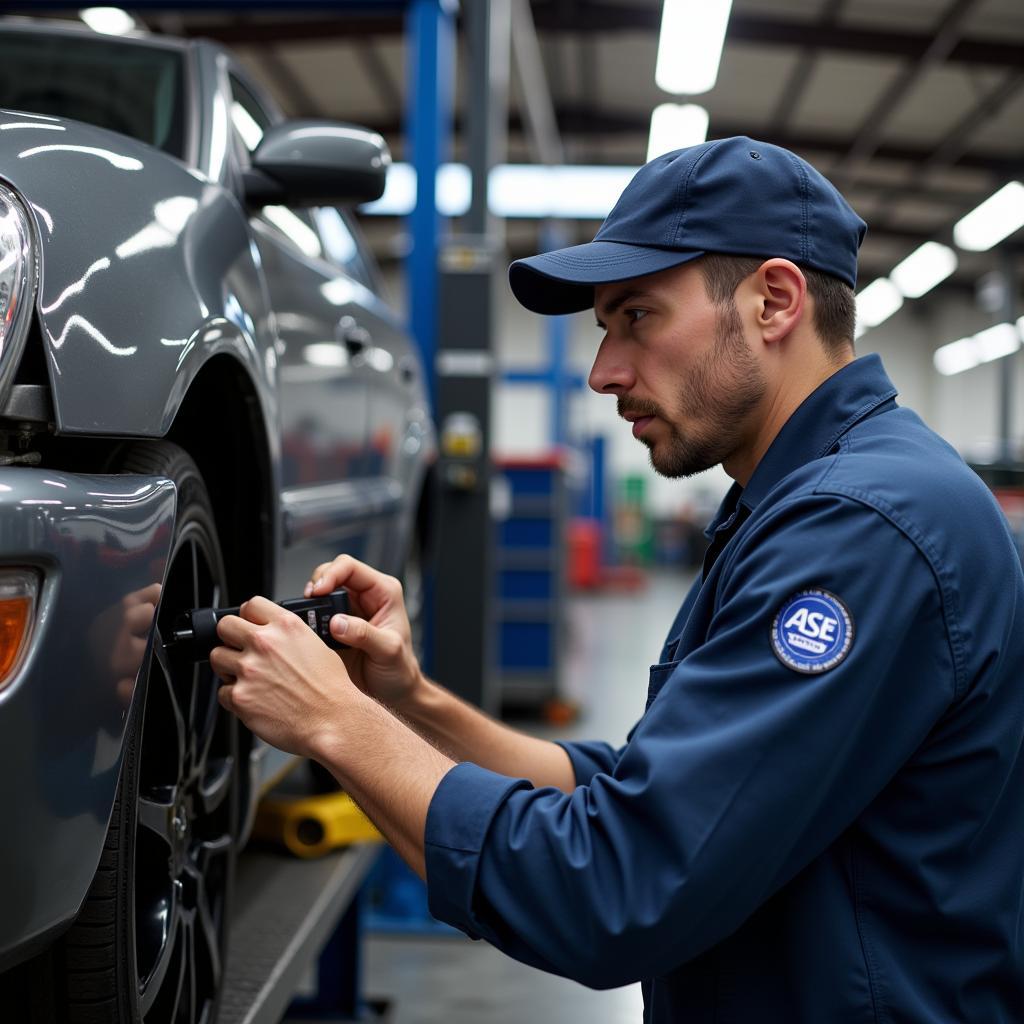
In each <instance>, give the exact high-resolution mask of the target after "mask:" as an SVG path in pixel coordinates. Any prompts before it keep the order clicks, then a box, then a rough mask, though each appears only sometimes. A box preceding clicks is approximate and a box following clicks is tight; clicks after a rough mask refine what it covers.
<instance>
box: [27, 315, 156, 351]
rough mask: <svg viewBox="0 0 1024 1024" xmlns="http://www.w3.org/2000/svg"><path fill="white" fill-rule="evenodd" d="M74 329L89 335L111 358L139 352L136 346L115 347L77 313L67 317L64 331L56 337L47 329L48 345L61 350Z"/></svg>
mask: <svg viewBox="0 0 1024 1024" xmlns="http://www.w3.org/2000/svg"><path fill="white" fill-rule="evenodd" d="M76 327H77V328H79V329H80V330H82V331H84V332H85V333H86V334H87V335H89V337H90V338H92V339H93V341H95V342H96V343H97V344H98V345H99V346H100V347H101V348H104V349H106V351H107V352H109V353H110V354H111V355H112V356H133V355H135V353H136V352H138V350H139V346H138V345H125V346H118V345H115V344H114V343H113V342H112V341H111V340H110V339H109V338H108V337H107V336H106V335H105V334H104V333H103V332H102V331H100V330H98V329H97V328H96V327H94V326H93V325H92V324H91V323H90V322H89V321H88V320H86V319H85V317H84V316H80V315H79V314H78V313H72V315H71V316H69V317H68V320H67V323H65V324H64V329H63V330H62V331H61V332H60V334H59V335H57V336H56V337H54V335H53V334H51V333H50V329H49V328H48V327H47V329H46V335H47V337H48V338H49V339H50V344H51V345H52V346H53V347H54V348H55V349H60V348H63V347H64V343H65V342H66V341H67V340H68V335H69V334H70V333H71V331H72V330H73V329H74V328H76Z"/></svg>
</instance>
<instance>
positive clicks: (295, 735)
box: [210, 597, 366, 757]
mask: <svg viewBox="0 0 1024 1024" xmlns="http://www.w3.org/2000/svg"><path fill="white" fill-rule="evenodd" d="M239 611H240V613H241V614H240V616H239V615H228V616H225V617H224V618H223V619H221V620H220V622H218V623H217V635H218V636H219V637H220V638H221V640H223V641H224V643H225V645H226V646H224V647H215V648H214V649H213V651H212V652H211V654H210V665H211V667H212V668H213V670H214V672H216V673H217V675H218V676H220V678H221V679H222V680H223V681H224V685H223V686H221V688H220V693H219V699H220V702H221V704H222V705H223V706H224V707H225V708H227V709H228V710H229V711H232V712H234V714H236V715H238V717H239V718H240V719H241V720H242V722H243V723H244V724H245V725H246V726H247V727H248V728H249V729H251V730H252V731H253V732H254V733H256V735H257V736H259V737H261V738H262V739H265V740H266V741H267V742H268V743H271V744H273V745H274V746H275V747H277V748H278V749H280V750H285V751H288V752H290V753H293V754H299V755H301V756H303V757H313V756H315V752H316V751H318V750H319V749H320V745H321V744H322V742H323V741H324V738H325V737H329V736H330V735H331V734H332V733H334V732H337V729H338V723H339V722H340V721H343V720H344V716H345V714H346V710H347V709H348V708H349V707H350V706H351V705H352V703H353V701H355V702H357V703H360V702H363V701H365V700H366V698H365V697H363V696H362V695H361V694H360V693H358V692H357V691H356V690H355V689H354V688H353V687H352V686H350V685H349V684H350V680H349V676H348V672H347V671H346V670H345V666H344V665H343V664H342V663H341V662H340V661H339V660H338V658H337V657H336V656H335V654H334V652H333V651H331V649H330V648H328V647H327V646H326V645H325V644H324V643H323V641H322V640H321V639H320V638H319V637H318V636H317V635H316V634H315V633H314V632H313V631H312V630H311V629H310V628H309V626H307V625H306V623H305V622H303V621H302V619H300V618H299V617H298V616H297V615H295V614H294V613H293V612H289V611H285V609H284V608H282V607H281V606H280V605H277V604H275V603H274V602H273V601H268V600H267V599H266V598H265V597H254V598H252V599H251V600H249V601H246V602H245V604H243V605H242V607H241V608H240V609H239Z"/></svg>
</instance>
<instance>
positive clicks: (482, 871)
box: [426, 495, 955, 988]
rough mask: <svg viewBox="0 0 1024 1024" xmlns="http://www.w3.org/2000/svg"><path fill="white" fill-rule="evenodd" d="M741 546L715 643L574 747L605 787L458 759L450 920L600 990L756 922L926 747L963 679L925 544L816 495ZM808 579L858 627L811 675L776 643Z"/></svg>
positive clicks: (843, 500) (451, 801)
mask: <svg viewBox="0 0 1024 1024" xmlns="http://www.w3.org/2000/svg"><path fill="white" fill-rule="evenodd" d="M737 541H738V542H739V543H738V546H737V548H736V550H734V551H727V552H726V554H724V555H723V556H722V557H723V558H728V559H729V560H730V564H729V565H728V566H727V567H726V569H725V570H724V571H723V574H722V580H721V583H720V586H719V592H718V604H717V608H716V610H715V612H714V615H713V617H712V619H711V624H710V627H709V630H708V634H707V637H706V639H705V642H704V643H703V644H702V645H701V646H699V647H698V648H696V649H695V650H693V651H691V652H689V653H687V654H685V656H684V657H682V659H681V660H680V661H679V662H678V664H676V665H674V667H671V668H670V670H669V671H667V672H666V673H665V675H664V677H663V679H664V681H663V682H662V678H661V677H659V684H660V688H658V689H657V692H656V694H654V695H653V700H652V702H651V704H650V707H649V710H648V711H647V713H646V714H645V716H644V718H643V719H642V720H641V722H640V723H639V725H638V726H637V727H636V729H635V730H634V731H633V733H632V734H631V738H630V740H629V742H628V743H627V745H626V746H625V748H623V750H622V751H621V754H620V753H619V752H616V751H613V749H612V748H611V747H600V746H599V747H592V746H591V745H582V744H581V745H566V750H567V752H568V753H569V756H570V759H571V760H572V761H573V767H574V769H575V771H576V773H577V780H578V781H581V782H582V781H584V780H586V784H584V785H580V786H579V787H578V788H577V789H576V790H575V791H574V792H572V793H568V794H567V793H562V792H560V791H558V790H554V789H534V788H532V787H531V786H530V785H529V783H527V782H525V781H524V780H514V779H509V778H506V777H504V776H500V775H496V774H494V773H492V772H487V771H484V770H483V769H481V768H478V767H476V766H474V765H460V766H457V767H456V768H454V769H452V771H451V772H449V774H448V776H446V778H445V779H444V780H443V781H442V783H441V785H440V786H439V788H438V791H437V793H436V794H435V796H434V800H433V802H432V804H431V808H430V812H429V815H428V820H427V835H426V839H427V881H428V888H429V894H430V906H431V910H432V912H433V913H434V914H435V915H436V916H438V917H439V918H441V919H443V920H446V921H448V922H450V923H452V924H454V925H456V926H457V927H459V928H462V929H463V930H465V931H467V932H468V933H470V934H472V935H474V936H479V937H483V938H485V939H487V940H488V941H489V942H491V943H493V944H494V945H496V946H498V947H499V948H501V949H503V950H504V951H505V952H507V953H509V954H510V955H512V956H514V957H516V958H517V959H519V960H522V961H524V962H526V963H530V964H533V965H535V966H538V967H541V968H543V969H545V970H548V971H551V972H553V973H557V974H562V975H565V976H567V977H571V978H574V979H575V980H577V981H580V982H582V983H584V984H587V985H591V986H593V987H597V988H606V987H613V986H617V985H622V984H626V983H629V982H631V981H636V980H638V979H640V978H644V977H651V976H656V975H659V974H663V973H666V972H668V971H670V970H672V969H673V968H675V967H676V966H678V965H680V964H682V963H684V962H686V961H687V960H688V959H690V958H692V957H693V956H695V955H697V954H698V953H700V952H702V951H703V950H705V949H707V948H708V947H710V946H711V945H713V944H714V943H716V942H718V941H720V940H721V939H723V938H724V937H725V936H727V935H729V934H730V933H731V932H732V931H734V930H735V929H736V928H737V927H739V925H740V924H742V923H743V921H744V920H745V919H746V918H747V917H748V916H749V915H750V914H751V913H752V912H753V911H754V910H755V909H756V908H757V907H758V906H760V905H761V904H762V903H763V902H764V901H765V900H766V899H768V897H769V896H770V895H772V893H773V892H775V891H776V890H778V889H779V888H780V886H782V885H784V884H785V883H786V882H787V881H788V880H789V879H791V878H792V877H793V876H794V875H795V874H796V873H797V872H798V871H800V870H801V869H802V868H803V867H804V866H806V865H807V864H808V863H809V861H810V860H812V859H813V858H814V857H816V856H817V855H818V854H820V853H821V852H822V851H823V850H824V849H825V848H826V847H827V846H828V845H829V844H831V843H832V842H833V841H834V840H835V839H836V838H837V836H838V835H839V834H840V833H841V832H842V831H843V830H844V829H845V828H847V827H848V826H849V825H850V824H851V823H852V822H853V821H854V820H855V819H856V818H857V816H858V815H859V814H860V812H861V811H862V810H863V809H864V807H865V806H866V805H867V804H868V803H869V802H870V801H871V800H872V798H873V797H874V796H875V795H877V794H878V793H879V792H880V791H881V790H882V788H883V787H884V786H885V785H886V783H887V782H888V781H889V780H890V779H892V777H893V776H894V774H895V773H896V772H897V771H898V770H899V768H900V767H901V765H902V764H904V763H905V762H906V760H907V759H908V758H909V757H910V756H911V755H912V753H913V752H914V750H915V749H916V748H917V747H918V745H919V744H920V743H921V742H922V740H923V739H924V737H925V736H926V734H927V732H928V731H929V729H930V728H931V727H932V725H933V724H934V723H935V721H936V720H937V719H938V717H939V716H940V715H941V714H942V712H943V711H944V710H945V708H946V707H948V705H949V704H950V702H951V701H952V699H953V694H954V688H955V683H954V678H955V672H954V660H953V653H952V649H951V644H950V641H949V633H948V630H947V624H946V619H945V612H944V607H943V598H942V592H941V588H940V586H939V585H938V583H937V580H936V577H935V575H934V573H933V572H932V569H931V566H930V564H929V562H928V560H927V558H926V557H925V555H924V554H922V551H921V550H920V549H919V548H918V546H917V544H916V542H915V541H914V539H913V538H912V537H911V536H909V535H908V532H907V531H906V530H904V529H903V528H901V527H900V525H899V524H898V523H897V522H895V521H894V520H893V519H891V518H889V517H887V516H886V515H884V514H882V512H880V511H879V510H877V509H875V508H872V507H870V506H868V505H866V504H864V503H862V502H859V501H856V500H853V499H852V498H847V497H839V496H831V495H818V496H812V497H806V498H801V499H799V500H791V501H790V502H789V503H788V504H786V505H783V506H779V507H777V508H776V509H774V510H773V511H772V513H771V515H770V517H766V518H765V520H763V521H762V522H760V523H758V524H756V525H754V526H753V528H752V529H751V530H749V531H747V532H746V533H745V534H744V535H743V536H741V537H739V538H737ZM807 588H820V589H822V590H825V591H827V592H828V593H830V594H832V595H835V596H836V597H837V598H838V599H839V600H840V601H841V602H842V603H843V605H844V606H845V608H846V609H847V610H848V612H849V615H850V619H851V627H852V635H853V640H852V644H851V646H850V648H849V650H848V653H847V654H846V655H845V657H844V658H843V659H841V660H840V661H838V662H837V663H836V664H835V665H834V667H830V668H828V669H827V670H824V671H819V672H815V673H811V674H806V673H802V672H799V671H796V670H794V668H793V667H791V666H790V665H787V664H785V663H784V662H783V661H782V660H781V659H780V657H779V656H777V654H776V652H775V650H773V645H772V642H771V633H772V624H773V620H774V618H775V616H776V615H777V614H778V612H779V610H780V608H781V607H782V606H783V604H784V603H785V602H786V601H787V599H790V598H792V597H793V595H794V594H797V593H798V592H801V591H803V590H805V589H807ZM662 668H664V667H662Z"/></svg>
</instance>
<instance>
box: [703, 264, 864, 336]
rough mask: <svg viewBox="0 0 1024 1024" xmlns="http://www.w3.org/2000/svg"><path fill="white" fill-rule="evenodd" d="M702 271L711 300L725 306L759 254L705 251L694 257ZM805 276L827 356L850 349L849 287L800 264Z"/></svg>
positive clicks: (852, 309)
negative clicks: (702, 255) (696, 257)
mask: <svg viewBox="0 0 1024 1024" xmlns="http://www.w3.org/2000/svg"><path fill="white" fill-rule="evenodd" d="M697 262H698V263H699V265H700V269H701V273H702V274H703V275H704V286H705V288H706V289H707V292H708V296H709V298H710V299H711V301H712V302H714V303H715V304H716V305H718V306H725V305H727V304H730V303H731V302H732V301H733V296H734V295H735V294H736V289H737V288H738V287H739V284H740V282H741V281H744V280H746V278H748V277H750V275H751V274H753V273H754V271H755V270H757V268H758V267H760V266H761V264H762V263H764V259H763V258H762V257H760V256H728V255H726V254H724V253H717V252H713V253H708V254H707V256H704V257H702V258H701V259H700V260H698V261H697ZM797 266H799V267H800V270H801V271H802V272H803V275H804V277H805V278H806V279H807V291H808V293H809V294H810V296H811V298H812V299H814V329H815V330H816V331H817V332H818V336H819V337H820V338H821V341H822V344H823V345H824V347H825V351H826V352H828V354H829V355H831V356H838V355H841V354H843V353H844V352H845V351H846V350H849V351H852V350H853V328H854V322H855V320H856V316H857V306H856V301H857V300H856V298H855V296H854V294H853V289H852V288H851V287H850V286H849V285H848V284H847V283H846V282H845V281H840V280H839V279H838V278H836V277H832V276H831V275H830V274H823V273H822V272H821V271H820V270H814V269H812V268H811V267H804V266H800V264H797Z"/></svg>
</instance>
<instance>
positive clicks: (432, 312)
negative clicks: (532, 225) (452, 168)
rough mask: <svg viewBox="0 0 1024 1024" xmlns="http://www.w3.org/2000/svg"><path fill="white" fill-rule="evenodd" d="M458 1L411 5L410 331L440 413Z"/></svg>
mask: <svg viewBox="0 0 1024 1024" xmlns="http://www.w3.org/2000/svg"><path fill="white" fill-rule="evenodd" d="M456 7H457V4H456V3H455V2H454V0H411V2H410V3H409V6H408V12H407V14H406V36H407V40H408V50H407V55H406V59H407V65H406V66H407V71H406V83H407V92H406V103H405V137H406V140H407V143H408V146H409V149H410V153H411V157H412V159H411V160H410V163H412V165H413V167H414V169H415V171H416V206H415V207H414V209H413V211H412V214H411V215H410V217H409V233H410V235H411V237H412V249H411V251H410V253H409V256H408V258H407V260H406V271H407V277H408V282H409V326H410V329H411V331H412V334H413V337H414V338H415V339H416V343H417V345H418V346H419V349H420V354H421V355H422V357H423V365H424V367H425V368H426V371H427V378H428V385H429V391H430V403H431V408H432V409H434V410H435V411H436V409H437V375H436V373H435V363H436V354H437V315H438V304H437V292H438V286H437V270H438V254H439V252H440V248H441V236H442V224H441V215H440V214H439V213H438V211H437V170H438V168H439V167H440V166H441V164H442V163H443V162H444V161H445V160H446V159H447V157H448V155H449V149H450V147H451V135H452V103H453V95H454V79H455V10H456Z"/></svg>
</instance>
